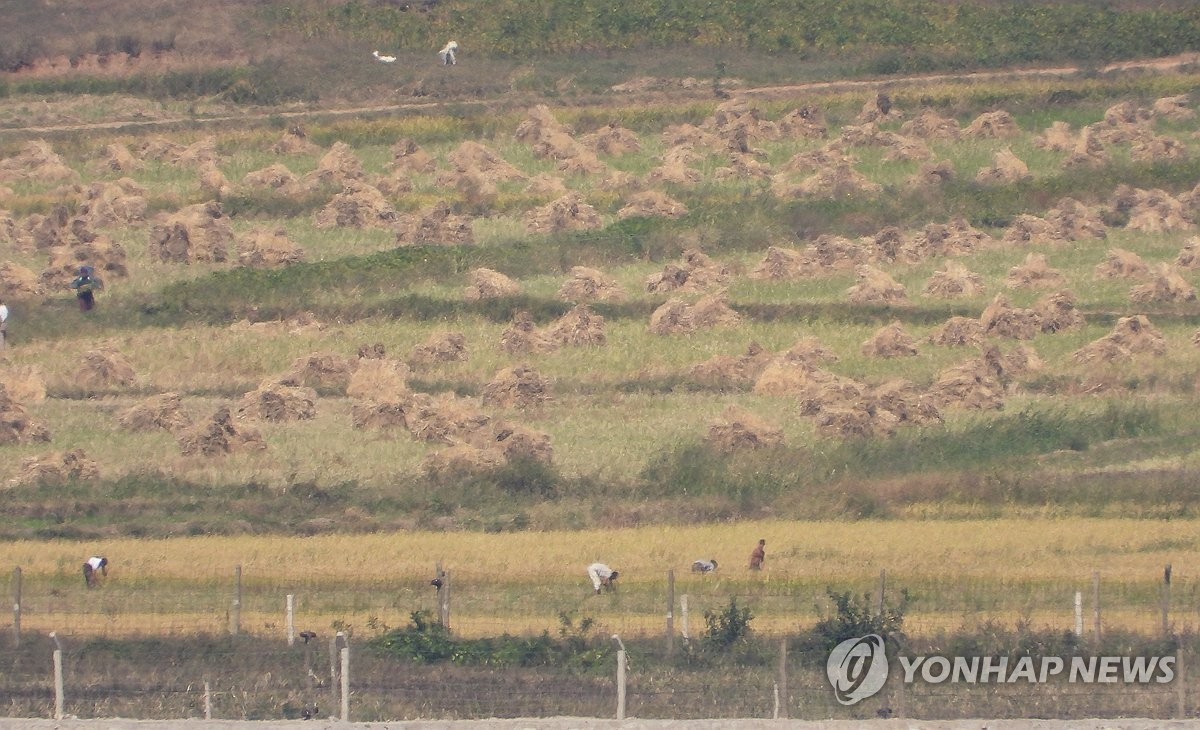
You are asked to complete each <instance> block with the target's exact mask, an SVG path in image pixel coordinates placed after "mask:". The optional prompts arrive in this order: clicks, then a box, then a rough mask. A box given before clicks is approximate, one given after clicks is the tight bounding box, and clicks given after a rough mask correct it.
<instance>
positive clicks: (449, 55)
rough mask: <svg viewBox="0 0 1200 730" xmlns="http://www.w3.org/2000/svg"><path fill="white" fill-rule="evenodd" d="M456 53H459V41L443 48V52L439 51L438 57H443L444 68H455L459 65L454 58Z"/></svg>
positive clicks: (451, 42)
mask: <svg viewBox="0 0 1200 730" xmlns="http://www.w3.org/2000/svg"><path fill="white" fill-rule="evenodd" d="M456 51H458V41H450V42H449V43H447V44H446V45H444V46H442V50H440V51H438V56H440V57H441V59H442V65H443V66H453V65H454V64H456V63H458V61H457V60H456V59H455V58H454V54H455V52H456Z"/></svg>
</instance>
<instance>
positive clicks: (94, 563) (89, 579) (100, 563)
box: [83, 555, 108, 588]
mask: <svg viewBox="0 0 1200 730" xmlns="http://www.w3.org/2000/svg"><path fill="white" fill-rule="evenodd" d="M97 570H98V571H100V575H103V576H104V577H106V578H107V577H108V558H106V557H104V556H102V555H93V556H92V557H90V558H88V559H87V562H86V563H84V564H83V581H84V583H85V584H87V587H88V588H95V587H96V586H97V585H99V581H100V579H99V578H97V577H96V571H97Z"/></svg>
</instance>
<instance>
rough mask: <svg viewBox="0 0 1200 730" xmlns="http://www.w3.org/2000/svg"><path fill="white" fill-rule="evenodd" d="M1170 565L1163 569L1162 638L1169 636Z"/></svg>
mask: <svg viewBox="0 0 1200 730" xmlns="http://www.w3.org/2000/svg"><path fill="white" fill-rule="evenodd" d="M1170 611H1171V564H1170V563H1167V567H1165V568H1163V585H1162V633H1163V636H1170V635H1171V622H1170Z"/></svg>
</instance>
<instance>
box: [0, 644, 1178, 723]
mask: <svg viewBox="0 0 1200 730" xmlns="http://www.w3.org/2000/svg"><path fill="white" fill-rule="evenodd" d="M56 646H62V647H63V648H62V649H58V650H56ZM628 649H629V655H630V657H631V658H630V659H628V665H627V667H626V671H625V672H624V681H623V682H622V680H621V679H620V678H619V677H618V674H617V671H616V669H617V667H616V660H615V659H614V660H613V661H610V662H606V663H605V665H604V666H600V667H597V668H596V669H595V670H593V671H588V672H562V671H554V670H550V669H538V668H511V667H503V668H502V667H460V666H451V665H424V664H413V663H408V662H398V661H396V660H395V659H394V658H390V657H386V656H382V655H380V654H379V653H377V652H373V651H371V650H369V649H367V648H366V647H364V646H360V645H355V644H354V643H353V642H351V643H350V645H349V647H347V649H346V652H345V656H346V657H348V660H347V661H346V662H345V663H343V662H342V661H341V656H339V655H340V654H341V650H340V649H338V652H337V654H332V653H331V651H330V644H329V643H326V642H316V641H314V642H312V643H310V644H307V645H306V644H303V643H301V644H297V645H293V646H291V647H287V646H280V645H279V644H278V643H275V644H274V646H273V647H272V646H271V645H269V644H268V643H267V642H265V641H264V640H261V639H255V638H253V637H228V636H225V637H194V638H193V639H189V640H187V641H180V642H171V641H165V640H161V639H153V638H146V639H142V640H139V641H133V640H128V639H126V640H120V641H111V642H108V643H105V642H103V641H101V642H97V641H95V640H93V641H91V642H87V643H83V644H77V643H74V642H70V641H68V642H62V641H61V639H60V642H59V643H58V644H55V642H54V641H53V640H52V639H49V638H47V637H37V638H36V640H33V641H30V642H27V644H26V645H24V646H23V647H22V648H21V649H19V650H18V651H15V652H12V653H11V654H10V655H9V657H6V659H11V660H12V661H11V662H10V661H7V660H6V661H5V664H6V665H8V666H6V667H5V669H6V671H4V672H0V697H3V698H4V702H5V705H6V707H5V710H6V712H5V714H7V715H9V716H14V717H46V718H63V717H79V718H85V719H87V718H104V717H124V718H137V719H174V718H206V719H237V720H268V719H308V718H319V719H325V718H333V719H348V720H354V721H388V720H412V719H422V718H424V719H430V718H438V719H478V718H490V717H495V718H517V717H551V716H572V717H599V718H614V717H615V718H622V717H640V718H644V719H654V718H674V719H699V718H795V719H816V718H830V717H834V718H848V719H854V718H871V717H911V718H924V719H959V718H968V717H994V718H1005V717H1031V716H1035V717H1060V718H1077V717H1119V716H1138V717H1149V718H1172V717H1192V716H1195V715H1196V710H1197V705H1196V703H1195V698H1196V696H1197V694H1196V692H1197V687H1196V683H1195V682H1194V681H1193V680H1192V679H1190V678H1191V677H1195V676H1197V674H1198V673H1200V666H1192V665H1191V664H1184V665H1182V668H1181V669H1180V671H1179V674H1178V675H1177V676H1176V678H1175V681H1174V682H1172V683H1170V684H1166V685H1156V684H1089V685H1072V684H1070V683H1068V682H1065V681H1060V682H1054V683H1048V684H1034V685H1029V684H1021V685H1014V684H989V685H966V684H953V685H951V684H941V685H931V684H923V683H914V684H905V683H903V682H902V681H900V679H901V678H900V676H898V675H897V676H893V677H892V678H891V679H890V680H889V683H888V684H887V685H886V686H885V687H884V689H883V690H882V691H881V692H880V693H879V694H878V695H876V696H873V697H869V698H867V699H865V700H864V701H862V702H861V703H859V704H856V705H854V706H852V707H847V706H842V705H840V704H839V703H838V702H837V701H836V700H835V697H834V694H833V692H832V689H831V687H830V685H829V682H828V679H827V678H826V677H825V672H824V664H823V662H822V663H821V664H820V666H813V665H812V662H811V659H812V658H811V657H805V656H792V655H791V653H790V652H787V653H782V654H781V653H780V652H776V653H774V654H773V655H772V654H770V652H767V653H765V654H764V655H762V656H758V657H756V658H745V657H744V658H742V660H740V661H739V663H738V664H737V665H736V670H734V669H733V668H732V667H731V666H730V665H728V664H724V663H722V664H721V665H719V666H712V667H706V666H696V665H694V664H690V660H687V659H684V658H682V657H681V658H680V659H679V661H676V662H674V663H671V662H664V661H663V656H662V655H661V651H662V650H661V648H660V647H656V646H638V645H637V644H636V643H632V642H631V643H629V644H628ZM56 651H57V653H58V654H59V657H60V659H59V661H58V662H55V661H52V656H54V655H55V653H56ZM781 655H782V656H783V657H785V659H784V661H782V662H780V661H779V658H780V656H781ZM1184 656H1185V657H1186V656H1187V655H1186V654H1184ZM57 664H61V678H56V676H55V671H54V670H55V667H56V665H57ZM343 676H344V677H345V678H346V681H345V682H344V683H343V682H342V679H343ZM343 692H345V694H343ZM343 698H344V700H343Z"/></svg>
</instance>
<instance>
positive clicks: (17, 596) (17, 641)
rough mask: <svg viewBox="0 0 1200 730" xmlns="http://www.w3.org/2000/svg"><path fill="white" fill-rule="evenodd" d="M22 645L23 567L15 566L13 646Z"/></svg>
mask: <svg viewBox="0 0 1200 730" xmlns="http://www.w3.org/2000/svg"><path fill="white" fill-rule="evenodd" d="M19 646H21V567H20V566H17V567H15V568H13V648H14V649H15V648H17V647H19Z"/></svg>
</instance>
